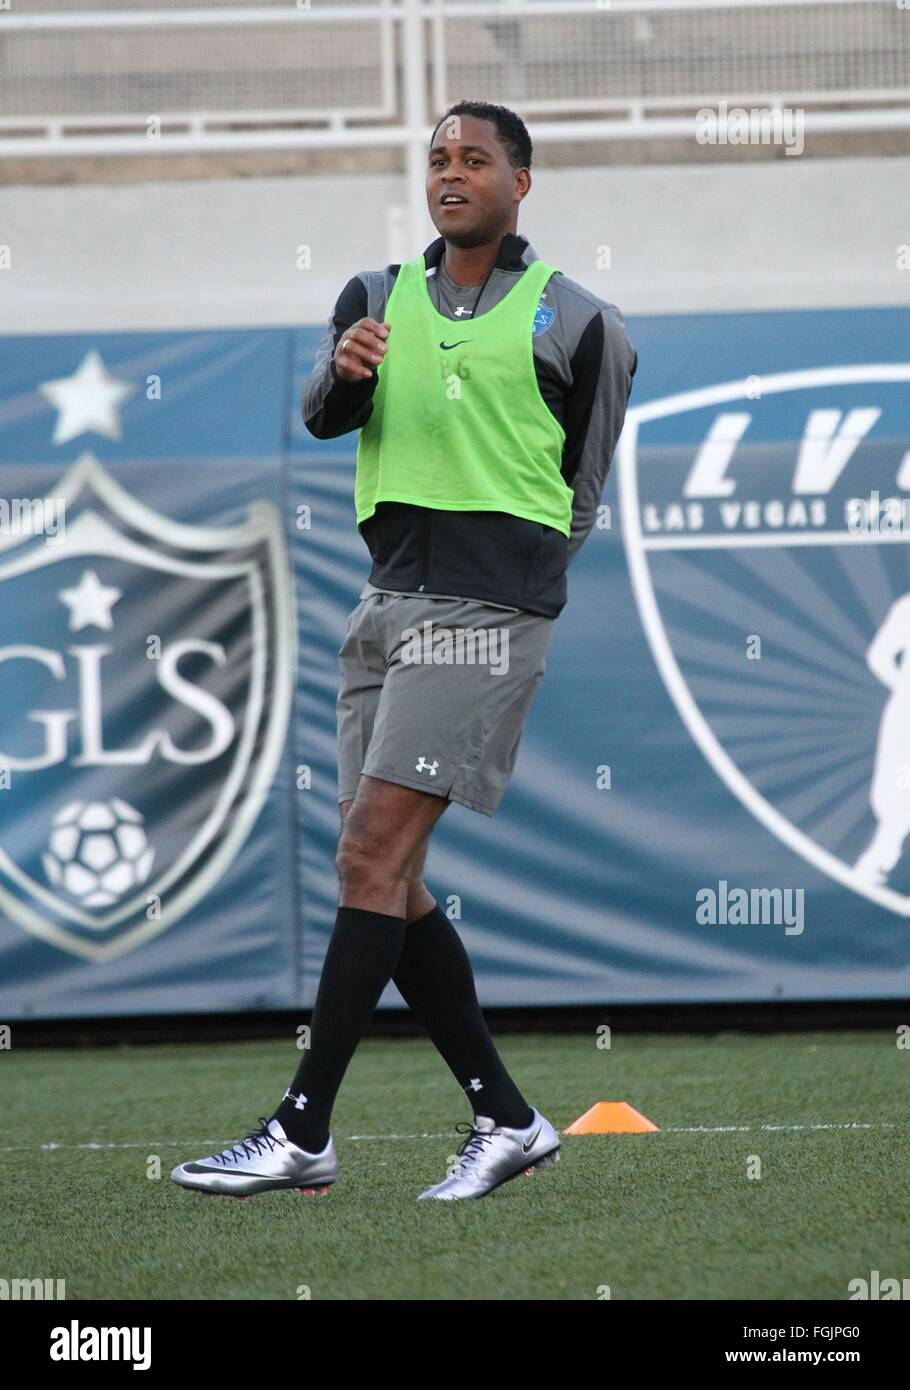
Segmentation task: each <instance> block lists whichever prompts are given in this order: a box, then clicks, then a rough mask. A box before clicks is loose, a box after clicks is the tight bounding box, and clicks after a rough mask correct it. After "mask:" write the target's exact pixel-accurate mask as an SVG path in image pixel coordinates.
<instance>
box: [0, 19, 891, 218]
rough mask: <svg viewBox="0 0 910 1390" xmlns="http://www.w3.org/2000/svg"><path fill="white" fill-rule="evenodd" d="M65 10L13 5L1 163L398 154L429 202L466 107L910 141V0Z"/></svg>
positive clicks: (544, 122)
mask: <svg viewBox="0 0 910 1390" xmlns="http://www.w3.org/2000/svg"><path fill="white" fill-rule="evenodd" d="M46 3H47V0H0V156H11V155H27V156H30V157H31V156H36V155H38V156H40V155H55V156H60V155H67V154H72V155H84V154H94V155H111V154H144V153H157V154H160V153H162V152H175V153H186V152H198V151H206V150H211V151H229V150H230V151H235V150H255V149H282V148H284V149H331V148H342V147H347V148H354V147H357V146H360V147H366V146H371V147H383V146H384V147H400V148H403V149H405V151H406V152H407V167H408V179H409V186H410V189H411V193H412V194H416V193H417V190H418V189H419V190H420V195H419V198H418V202H420V201H421V200H422V188H423V179H424V174H425V167H424V166H425V162H426V148H427V141H428V137H429V134H430V130H431V127H432V119H431V118H438V117H439V116H440V115H441V114H442V113H443V112H444V111H445V110H446V108H447V107H448V106H449V105H451V104H452V102H453V101H456V100H458V99H459V98H461V97H471V98H474V99H480V100H490V101H497V102H502V103H504V104H505V105H509V106H513V107H515V108H516V109H517V110H519V111H520V113H521V114H522V116H523V117H524V118H525V119H526V120H527V121H528V125H529V129H530V131H531V135H532V138H533V140H534V141H535V142H546V141H556V140H558V141H568V142H571V141H590V140H604V139H610V140H616V139H625V140H636V139H644V138H654V137H658V138H662V139H667V138H670V139H683V138H688V139H692V138H693V134H694V124H693V118H694V115H695V113H696V111H697V110H699V109H700V108H703V107H705V106H706V105H716V104H718V103H720V102H726V103H727V104H728V105H730V106H733V105H736V106H742V107H750V108H755V107H765V108H769V109H771V110H775V111H781V110H782V109H783V108H785V107H786V108H793V107H799V108H800V109H801V113H802V116H803V121H804V126H805V129H806V131H808V132H812V131H855V130H889V129H900V128H907V127H910V0H736V2H735V3H734V0H691V2H690V0H351V3H346V0H332V3H329V4H326V5H321V4H319V3H318V0H273V3H267V2H266V0H262V2H261V3H258V4H256V5H250V4H244V3H241V0H212V2H211V3H204V2H198V0H197V4H195V5H194V6H193V7H191V8H190V7H187V5H186V4H185V3H181V0H159V2H158V3H157V4H156V5H155V7H154V8H152V7H151V6H148V7H142V8H138V7H136V6H135V5H134V4H131V3H129V0H89V3H91V6H92V7H91V8H87V7H86V0H56V9H55V10H54V12H53V13H47V12H44V11H43V9H42V5H43V4H46ZM6 4H8V5H9V8H5V5H6Z"/></svg>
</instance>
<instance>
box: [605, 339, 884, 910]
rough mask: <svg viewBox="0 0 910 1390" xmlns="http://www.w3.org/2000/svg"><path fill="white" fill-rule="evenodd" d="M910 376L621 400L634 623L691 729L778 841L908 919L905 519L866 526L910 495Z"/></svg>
mask: <svg viewBox="0 0 910 1390" xmlns="http://www.w3.org/2000/svg"><path fill="white" fill-rule="evenodd" d="M908 383H910V364H908V363H897V364H895V363H884V364H880V365H872V366H847V367H819V368H815V369H810V370H807V371H797V372H783V373H779V374H776V375H771V376H766V377H762V378H756V379H753V378H749V379H747V380H743V381H732V382H727V383H725V384H723V385H718V386H714V387H708V388H706V389H704V390H698V391H689V392H686V393H684V394H681V395H677V396H670V397H666V398H664V399H662V400H656V401H651V402H649V403H647V404H645V405H643V406H638V407H634V408H632V409H630V410H629V411H628V413H627V416H626V424H625V429H624V431H623V434H622V438H621V440H620V444H619V449H618V454H617V457H618V481H619V493H620V506H621V512H622V526H623V533H624V537H625V544H626V548H627V554H628V561H629V568H630V574H631V577H632V585H633V590H634V593H635V598H636V602H637V604H638V609H639V613H640V616H641V621H642V624H643V627H644V630H645V632H646V634H647V637H648V641H649V642H650V645H651V649H652V652H653V654H654V659H655V661H656V663H657V666H658V669H659V671H660V673H661V676H662V677H663V680H664V682H665V684H666V686H667V689H668V691H669V692H670V695H671V696H672V698H673V700H674V702H675V704H676V707H677V709H678V711H679V713H680V715H681V717H682V719H683V721H684V722H685V724H686V726H687V728H688V729H689V732H690V734H691V735H692V737H693V739H694V740H695V742H696V743H697V744H698V746H699V748H700V749H701V751H702V752H703V754H704V755H705V757H706V758H707V760H708V762H709V763H710V764H711V766H712V767H713V768H714V770H715V772H716V773H717V774H718V776H719V777H721V778H722V779H723V780H724V782H726V784H727V786H728V787H729V788H730V789H731V790H732V791H733V792H734V793H735V794H736V795H737V796H738V797H739V799H740V800H741V801H742V802H743V804H744V805H745V806H746V807H747V808H748V810H749V811H750V812H751V813H752V814H753V815H754V816H755V817H756V818H757V819H758V820H759V821H761V822H762V824H763V825H765V826H767V828H768V829H769V830H771V831H772V832H773V833H774V834H775V835H776V836H778V838H779V839H780V840H782V841H783V843H784V844H786V845H788V846H789V847H790V848H791V849H793V850H796V851H797V852H798V853H800V854H801V855H803V856H804V858H805V859H807V860H808V861H809V862H810V863H811V864H813V865H815V867H816V868H818V869H820V870H821V871H822V872H824V873H825V874H828V875H829V876H830V877H831V878H832V879H835V880H837V881H838V882H839V883H842V884H844V885H845V886H846V887H848V888H851V889H852V890H853V891H854V892H856V893H859V894H863V895H864V896H866V897H867V898H870V899H871V900H872V901H874V902H876V903H879V904H880V905H881V906H883V907H886V908H889V909H890V910H891V911H893V912H895V913H898V914H900V915H901V916H903V917H907V916H910V843H908V842H907V836H908V834H910V597H908V593H910V570H908V555H910V551H908V544H910V527H908V525H907V520H906V518H905V521H904V528H903V533H902V534H896V533H894V532H893V531H892V532H891V533H889V532H888V530H887V528H886V527H885V526H884V525H882V526H881V527H879V526H875V525H873V526H867V527H866V528H864V529H862V530H860V529H859V528H858V527H857V526H856V524H855V520H856V517H857V515H858V514H860V513H862V512H863V510H864V509H865V511H866V512H867V513H868V510H869V504H870V500H871V499H877V498H879V497H880V498H881V499H883V502H884V500H885V499H889V498H893V499H896V502H895V504H894V506H893V507H892V508H890V510H891V511H892V512H893V511H894V510H897V511H898V512H899V511H900V508H901V505H902V502H903V500H904V499H902V498H901V494H902V493H910V452H907V439H908V438H910V391H908V389H907V387H908ZM756 386H757V388H758V390H757V391H756V389H755V388H756ZM904 511H905V512H907V511H910V508H907V507H904ZM874 521H875V517H874V516H873V522H874ZM756 637H758V638H760V640H761V644H762V645H761V659H759V660H754V659H753V660H747V659H746V646H747V642H748V641H749V640H750V638H751V639H754V638H756Z"/></svg>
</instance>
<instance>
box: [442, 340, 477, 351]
mask: <svg viewBox="0 0 910 1390" xmlns="http://www.w3.org/2000/svg"><path fill="white" fill-rule="evenodd" d="M470 341H471V339H470V338H459V339H458V342H457V343H440V344H439V346H440V347H441V348H443V349H444V350H445V351H446V352H448V350H449V348H455V347H461V345H462V343H469V342H470Z"/></svg>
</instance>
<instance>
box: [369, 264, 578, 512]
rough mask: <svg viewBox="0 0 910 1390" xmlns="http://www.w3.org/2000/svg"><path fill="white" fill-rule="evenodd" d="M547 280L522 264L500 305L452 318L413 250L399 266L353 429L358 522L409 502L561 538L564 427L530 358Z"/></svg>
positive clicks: (565, 507) (566, 493) (566, 494)
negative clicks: (364, 402) (502, 518)
mask: <svg viewBox="0 0 910 1390" xmlns="http://www.w3.org/2000/svg"><path fill="white" fill-rule="evenodd" d="M558 274H561V272H560V271H557V270H556V269H555V267H553V266H551V265H547V264H546V263H545V262H543V261H539V260H537V261H532V262H531V264H530V265H529V266H528V268H527V269H526V270H525V271H524V273H523V274H522V276H521V278H520V279H519V280H518V281H517V282H516V284H515V285H514V286H513V288H512V289H511V290H510V291H509V293H508V294H507V295H506V296H505V298H504V299H501V300H500V301H499V303H498V304H496V305H494V307H493V308H492V309H490V310H488V312H487V313H485V314H481V316H480V317H479V318H476V319H466V320H465V321H464V322H459V320H457V319H450V318H447V317H446V316H445V314H441V313H440V312H439V310H438V309H437V308H436V306H435V304H434V303H433V301H432V299H431V298H430V291H429V288H428V286H427V276H426V264H425V262H424V258H423V256H422V255H420V256H418V257H417V258H416V259H415V260H412V261H406V262H405V263H404V264H403V265H402V266H401V269H400V270H399V272H398V277H397V279H396V281H395V285H394V287H393V289H392V293H391V295H390V296H389V301H388V306H387V308H386V320H387V321H388V322H389V323H390V324H391V330H390V332H389V336H388V339H387V340H386V341H387V343H388V352H387V354H386V356H385V357H384V358H383V360H382V362H381V363H379V365H378V366H377V368H376V373H377V378H378V379H377V384H376V390H375V392H374V395H373V413H372V415H371V416H370V419H369V420H368V421H367V423H366V424H365V425H364V426H363V428H362V429H361V430H360V431H359V441H358V446H357V474H356V481H355V485H354V505H355V508H356V512H357V524H358V525H359V524H360V523H361V522H362V521H365V520H366V518H367V517H369V516H372V515H373V512H374V511H375V510H376V504H377V502H413V503H416V504H417V505H418V506H422V507H437V508H440V509H442V510H445V511H460V512H467V511H490V512H492V511H495V512H510V513H511V514H512V515H513V516H521V517H525V518H526V519H527V520H529V521H539V522H542V523H543V524H544V525H546V526H553V527H555V528H556V530H558V531H562V532H563V534H564V535H566V536H568V535H570V533H571V527H572V499H573V493H572V489H571V488H570V487H569V485H568V483H567V482H566V481H565V479H564V478H563V477H562V475H561V473H560V466H561V463H562V449H563V444H564V442H565V437H566V435H565V430H564V429H563V427H562V425H561V424H560V423H559V421H558V420H557V419H556V418H555V416H554V415H553V413H552V411H551V410H550V408H549V406H548V405H547V404H546V402H545V401H544V399H543V397H542V396H541V394H540V388H539V386H538V384H537V375H536V373H535V370H534V353H533V341H534V319H535V316H536V314H537V308H538V305H539V303H540V297H541V295H542V294H543V291H544V288H545V287H546V284H547V281H548V280H549V279H550V277H551V276H552V275H558Z"/></svg>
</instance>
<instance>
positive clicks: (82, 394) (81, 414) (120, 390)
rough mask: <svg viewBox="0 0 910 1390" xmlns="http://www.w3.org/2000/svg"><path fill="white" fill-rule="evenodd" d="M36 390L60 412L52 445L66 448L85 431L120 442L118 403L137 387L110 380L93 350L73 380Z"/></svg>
mask: <svg viewBox="0 0 910 1390" xmlns="http://www.w3.org/2000/svg"><path fill="white" fill-rule="evenodd" d="M38 389H39V391H40V392H41V394H42V395H43V396H46V397H47V399H48V400H49V401H50V403H51V405H54V406H56V407H57V409H58V411H59V412H60V414H59V415H58V417H57V427H56V429H55V430H54V443H55V444H65V443H66V441H67V440H68V439H75V437H76V435H78V434H84V433H85V432H86V431H87V430H94V431H95V433H96V434H103V435H106V436H107V438H108V439H119V438H120V412H119V406H120V402H121V401H122V400H123V399H124V398H125V397H126V396H131V395H132V394H133V392H134V391H135V390H136V387H135V386H134V385H133V384H132V383H131V382H129V381H118V380H117V379H116V377H112V376H109V375H108V372H107V368H106V367H105V365H104V363H103V362H102V360H101V356H100V354H99V353H97V352H95V351H94V350H93V351H92V352H88V353H86V355H85V357H83V359H82V362H81V363H80V364H79V367H78V368H77V370H76V371H75V372H74V373H73V375H72V376H61V377H58V378H57V379H56V380H55V381H42V382H41V384H40V385H39V387H38Z"/></svg>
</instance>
